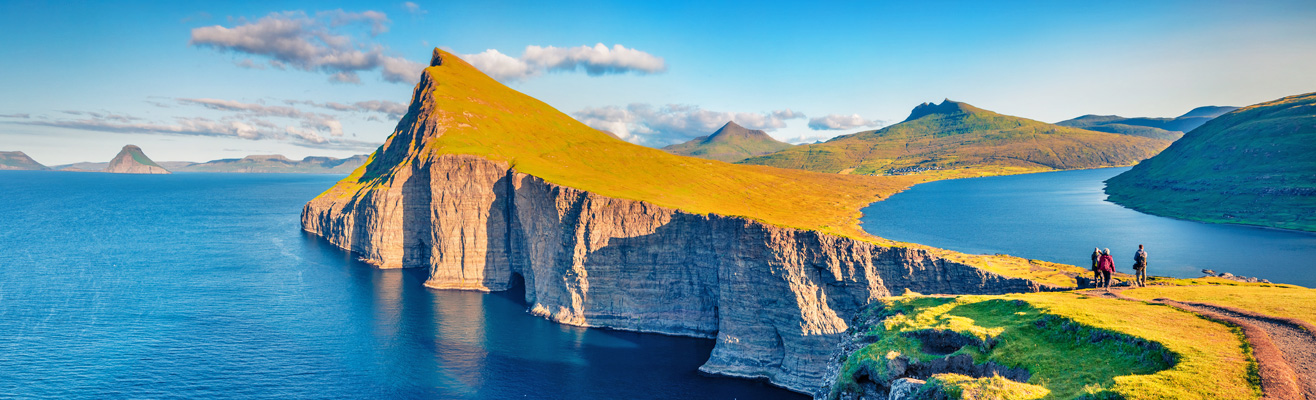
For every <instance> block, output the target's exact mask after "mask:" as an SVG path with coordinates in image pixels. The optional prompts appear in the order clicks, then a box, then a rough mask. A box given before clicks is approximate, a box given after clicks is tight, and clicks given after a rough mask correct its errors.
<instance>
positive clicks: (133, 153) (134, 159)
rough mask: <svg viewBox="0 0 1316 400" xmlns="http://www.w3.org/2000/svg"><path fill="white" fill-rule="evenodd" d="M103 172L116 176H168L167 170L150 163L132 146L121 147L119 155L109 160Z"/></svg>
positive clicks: (140, 149)
mask: <svg viewBox="0 0 1316 400" xmlns="http://www.w3.org/2000/svg"><path fill="white" fill-rule="evenodd" d="M105 172H110V173H116V174H168V173H169V170H167V169H165V168H164V167H161V166H160V164H156V163H155V161H151V158H150V157H147V156H146V154H145V153H142V148H141V147H137V146H134V145H131V144H130V145H127V146H123V149H122V150H119V154H117V155H115V156H114V159H112V160H110V164H109V165H108V166H106V167H105Z"/></svg>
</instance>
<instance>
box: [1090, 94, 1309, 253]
mask: <svg viewBox="0 0 1316 400" xmlns="http://www.w3.org/2000/svg"><path fill="white" fill-rule="evenodd" d="M1313 155H1316V93H1308V94H1303V95H1297V96H1290V97H1285V98H1282V99H1279V100H1275V101H1271V102H1267V103H1261V104H1257V105H1253V106H1250V107H1246V108H1242V109H1239V110H1236V111H1233V112H1231V113H1229V114H1225V115H1222V116H1220V117H1218V118H1215V119H1213V120H1211V121H1210V122H1207V123H1206V124H1204V125H1202V126H1201V127H1199V128H1197V129H1195V130H1193V131H1192V132H1189V133H1188V134H1187V135H1185V136H1184V137H1183V139H1180V140H1179V141H1177V142H1175V143H1174V144H1173V145H1171V146H1170V148H1168V149H1166V150H1165V151H1164V152H1162V153H1161V154H1159V155H1157V156H1156V157H1152V158H1151V159H1149V160H1147V161H1143V162H1142V163H1141V164H1138V165H1137V166H1135V167H1133V169H1130V170H1129V171H1128V172H1125V173H1123V174H1120V175H1119V176H1116V177H1114V178H1111V179H1110V180H1108V181H1106V184H1107V186H1106V193H1107V194H1109V195H1110V201H1113V202H1115V203H1119V204H1121V205H1124V206H1126V207H1129V208H1133V209H1136V210H1139V211H1143V212H1147V213H1151V214H1157V215H1165V216H1170V217H1175V218H1184V219H1192V220H1198V221H1206V222H1223V223H1239V224H1250V225H1261V226H1270V227H1277V228H1286V229H1299V230H1305V231H1316V156H1313Z"/></svg>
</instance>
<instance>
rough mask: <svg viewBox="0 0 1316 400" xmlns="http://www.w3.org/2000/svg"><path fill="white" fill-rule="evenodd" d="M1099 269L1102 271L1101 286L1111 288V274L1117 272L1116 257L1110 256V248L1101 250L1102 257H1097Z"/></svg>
mask: <svg viewBox="0 0 1316 400" xmlns="http://www.w3.org/2000/svg"><path fill="white" fill-rule="evenodd" d="M1097 269H1098V270H1100V271H1101V281H1100V282H1101V283H1100V285H1101V286H1100V287H1104V288H1106V290H1110V275H1111V274H1113V273H1115V259H1114V258H1113V257H1111V256H1110V249H1109V248H1107V249H1106V250H1105V251H1103V252H1101V257H1100V258H1098V259H1097Z"/></svg>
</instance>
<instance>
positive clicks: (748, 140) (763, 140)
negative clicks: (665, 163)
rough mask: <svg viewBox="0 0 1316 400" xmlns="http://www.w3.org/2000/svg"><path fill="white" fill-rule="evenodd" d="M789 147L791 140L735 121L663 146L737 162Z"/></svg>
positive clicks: (710, 158)
mask: <svg viewBox="0 0 1316 400" xmlns="http://www.w3.org/2000/svg"><path fill="white" fill-rule="evenodd" d="M790 147H791V144H790V143H783V142H780V141H778V140H777V139H773V138H772V137H771V136H768V134H767V133H764V132H763V131H761V130H749V129H745V128H744V127H742V126H740V125H737V124H736V123H735V122H728V123H727V124H726V125H725V126H723V127H722V128H721V129H718V130H717V132H714V133H713V134H712V135H709V136H701V137H697V138H694V139H692V140H690V141H688V142H685V143H679V144H674V145H671V146H667V147H664V148H663V150H665V151H667V152H669V153H672V154H677V155H682V156H690V157H699V158H704V159H709V160H718V161H725V162H736V161H740V160H744V159H746V158H749V157H753V156H759V155H764V154H769V153H775V152H778V151H781V150H784V149H787V148H790Z"/></svg>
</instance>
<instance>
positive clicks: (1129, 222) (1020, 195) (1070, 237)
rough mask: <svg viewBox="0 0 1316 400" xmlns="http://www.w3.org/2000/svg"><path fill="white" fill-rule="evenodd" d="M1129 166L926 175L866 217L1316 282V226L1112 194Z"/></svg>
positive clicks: (995, 248)
mask: <svg viewBox="0 0 1316 400" xmlns="http://www.w3.org/2000/svg"><path fill="white" fill-rule="evenodd" d="M1127 170H1128V168H1104V169H1093V170H1083V171H1064V172H1048V173H1041V174H1028V175H1013V176H999V177H990V178H973V179H957V180H947V181H938V182H930V183H924V184H921V185H916V186H914V187H913V188H911V189H909V190H907V191H905V192H901V193H898V194H896V195H894V196H891V198H889V199H887V200H886V201H882V202H878V203H874V204H872V205H870V206H868V207H867V208H865V209H864V210H863V212H864V217H863V218H862V226H863V228H864V230H865V231H868V232H869V233H872V234H874V235H877V236H881V237H885V238H888V239H892V240H898V241H903V242H913V243H922V244H926V245H930V246H935V247H940V248H945V249H951V250H957V251H961V252H966V253H975V254H995V253H1004V254H1010V255H1015V256H1020V257H1025V258H1031V259H1039V260H1046V261H1053V262H1060V263H1065V264H1071V265H1079V266H1090V265H1091V258H1090V257H1091V254H1092V249H1093V247H1100V248H1103V249H1105V248H1110V251H1111V255H1112V256H1114V258H1115V267H1116V269H1118V270H1119V271H1121V272H1125V273H1132V272H1133V268H1132V265H1133V253H1134V252H1135V251H1137V249H1138V245H1139V244H1142V245H1145V246H1146V248H1147V252H1148V253H1149V259H1150V262H1149V264H1148V274H1151V275H1161V276H1173V277H1182V278H1195V277H1199V276H1202V274H1201V270H1202V269H1204V268H1206V269H1213V270H1215V271H1218V272H1230V273H1233V274H1235V275H1243V276H1255V277H1259V278H1264V279H1269V280H1271V281H1274V282H1277V283H1291V284H1297V285H1302V286H1307V287H1316V234H1312V233H1304V232H1295V231H1282V230H1275V229H1265V228H1257V227H1249V226H1241V225H1227V224H1207V223H1201V222H1192V221H1184V220H1177V219H1173V218H1165V217H1158V216H1154V215H1150V214H1144V213H1141V212H1137V211H1134V210H1132V209H1128V208H1124V207H1122V206H1120V205H1118V204H1115V203H1111V202H1108V201H1106V194H1105V192H1104V191H1103V189H1104V188H1105V183H1104V182H1105V180H1106V179H1110V178H1111V177H1113V176H1115V175H1119V174H1120V173H1122V172H1124V171H1127Z"/></svg>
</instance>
